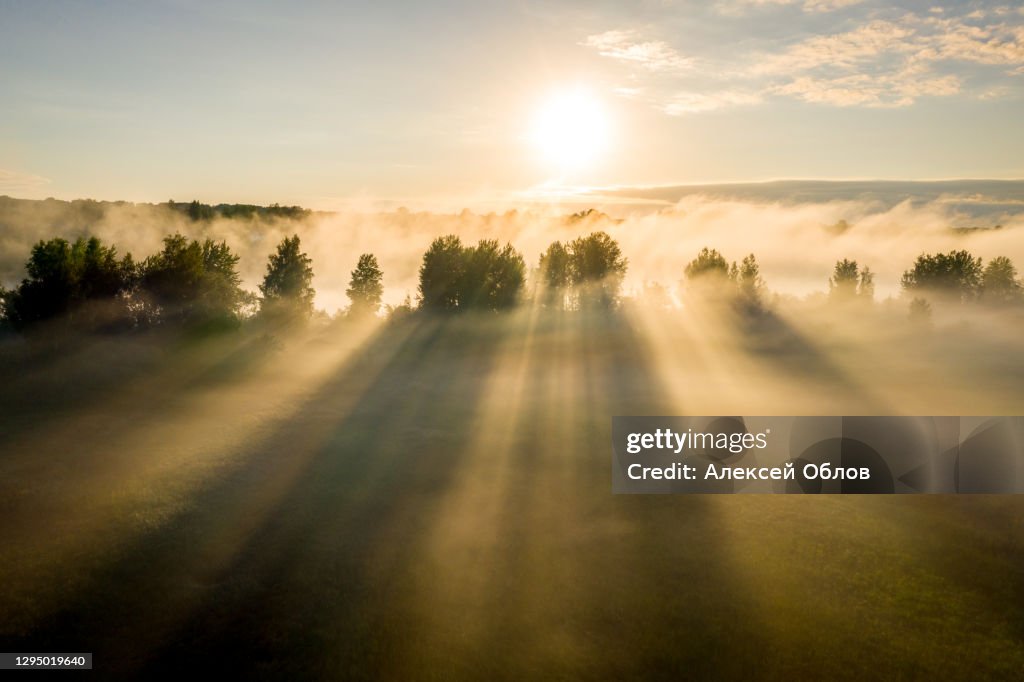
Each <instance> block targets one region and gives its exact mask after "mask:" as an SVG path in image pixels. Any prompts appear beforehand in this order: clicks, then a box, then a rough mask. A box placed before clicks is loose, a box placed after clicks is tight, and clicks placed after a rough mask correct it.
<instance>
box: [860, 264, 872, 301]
mask: <svg viewBox="0 0 1024 682" xmlns="http://www.w3.org/2000/svg"><path fill="white" fill-rule="evenodd" d="M857 296H859V297H860V298H861V300H864V301H868V302H871V301H873V300H875V273H873V272H871V268H868V267H865V268H864V269H863V270H861V271H860V285H859V286H858V287H857Z"/></svg>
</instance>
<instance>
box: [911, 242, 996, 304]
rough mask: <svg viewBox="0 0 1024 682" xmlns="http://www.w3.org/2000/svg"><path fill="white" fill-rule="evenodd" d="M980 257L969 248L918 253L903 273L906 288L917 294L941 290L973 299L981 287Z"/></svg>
mask: <svg viewBox="0 0 1024 682" xmlns="http://www.w3.org/2000/svg"><path fill="white" fill-rule="evenodd" d="M981 275H982V268H981V259H980V258H975V257H974V256H972V255H971V254H970V253H969V252H967V251H950V252H949V253H937V254H935V255H934V256H933V255H930V254H922V255H920V256H918V258H917V261H916V262H915V263H914V267H913V268H911V269H910V270H907V271H906V272H904V273H903V279H902V281H901V284H902V286H903V289H904V290H905V291H907V292H910V293H915V294H938V295H943V296H947V297H950V298H954V299H956V300H959V301H966V300H970V299H973V298H974V297H975V296H977V295H978V293H979V291H980V289H981Z"/></svg>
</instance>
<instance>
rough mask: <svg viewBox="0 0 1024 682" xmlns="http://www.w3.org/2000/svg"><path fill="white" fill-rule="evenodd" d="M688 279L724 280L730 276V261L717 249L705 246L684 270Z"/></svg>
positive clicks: (692, 280)
mask: <svg viewBox="0 0 1024 682" xmlns="http://www.w3.org/2000/svg"><path fill="white" fill-rule="evenodd" d="M684 273H685V274H686V279H688V280H690V281H691V282H695V281H697V280H700V279H703V278H706V277H707V278H710V279H721V280H724V279H725V278H727V277H728V276H729V263H728V262H726V260H725V257H724V256H722V254H720V253H719V252H718V251H717V250H716V249H708V247H706V246H705V247H704V248H703V249H701V250H700V253H698V254H697V257H696V258H694V259H693V260H692V261H690V262H689V263H688V264H687V266H686V269H685V270H684Z"/></svg>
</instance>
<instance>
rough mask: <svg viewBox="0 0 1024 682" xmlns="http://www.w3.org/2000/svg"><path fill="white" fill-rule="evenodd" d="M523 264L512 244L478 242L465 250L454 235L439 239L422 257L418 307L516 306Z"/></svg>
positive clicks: (520, 288)
mask: <svg viewBox="0 0 1024 682" xmlns="http://www.w3.org/2000/svg"><path fill="white" fill-rule="evenodd" d="M525 279H526V262H525V261H524V260H523V256H522V255H521V254H520V253H519V252H518V251H516V250H515V248H514V247H513V246H512V245H511V244H506V245H505V246H504V247H500V246H499V245H498V242H497V241H494V240H491V239H484V240H481V241H480V242H479V243H478V244H477V245H476V246H474V247H464V246H463V245H462V242H461V240H460V239H459V238H458V237H456V236H455V235H448V236H446V237H439V238H438V239H435V240H434V241H433V243H432V244H431V245H430V248H429V249H428V250H427V252H426V253H425V254H423V264H422V265H421V266H420V286H419V292H420V304H421V305H422V306H423V308H424V309H426V310H435V311H436V310H456V309H460V310H469V309H472V308H481V309H486V310H501V309H503V308H509V307H512V306H513V305H515V304H516V303H517V302H518V300H519V295H520V292H521V290H522V288H523V283H524V281H525Z"/></svg>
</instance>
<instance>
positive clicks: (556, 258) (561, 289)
mask: <svg viewBox="0 0 1024 682" xmlns="http://www.w3.org/2000/svg"><path fill="white" fill-rule="evenodd" d="M569 268H570V265H569V252H568V251H567V250H566V248H565V246H563V245H562V242H553V243H552V244H551V245H550V246H548V248H547V251H545V252H544V253H542V254H541V255H540V263H539V265H538V269H539V270H540V282H541V287H542V294H541V295H542V300H543V302H544V304H545V305H547V306H550V307H555V308H558V309H559V310H561V309H563V308H565V303H566V301H565V298H566V291H567V290H568V288H569V284H570V282H571V281H572V276H571V273H570V271H569Z"/></svg>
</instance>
